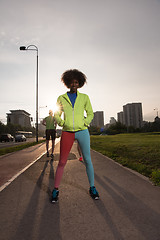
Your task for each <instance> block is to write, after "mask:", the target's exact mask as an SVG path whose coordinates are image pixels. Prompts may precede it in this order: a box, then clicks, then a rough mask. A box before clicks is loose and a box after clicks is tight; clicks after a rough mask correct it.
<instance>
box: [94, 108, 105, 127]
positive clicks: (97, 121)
mask: <svg viewBox="0 0 160 240" xmlns="http://www.w3.org/2000/svg"><path fill="white" fill-rule="evenodd" d="M91 126H95V127H100V128H103V127H104V113H103V111H97V112H94V118H93V120H92V122H91Z"/></svg>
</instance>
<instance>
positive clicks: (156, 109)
mask: <svg viewBox="0 0 160 240" xmlns="http://www.w3.org/2000/svg"><path fill="white" fill-rule="evenodd" d="M154 111H157V117H158V108H154Z"/></svg>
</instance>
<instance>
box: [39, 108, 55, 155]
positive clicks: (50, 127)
mask: <svg viewBox="0 0 160 240" xmlns="http://www.w3.org/2000/svg"><path fill="white" fill-rule="evenodd" d="M42 124H43V125H45V126H46V150H47V157H49V151H48V149H49V140H50V137H51V139H52V152H51V158H52V159H53V152H54V144H55V138H56V122H55V118H54V116H53V112H52V110H49V116H48V117H46V118H44V119H43V122H42Z"/></svg>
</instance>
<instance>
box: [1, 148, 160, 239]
mask: <svg viewBox="0 0 160 240" xmlns="http://www.w3.org/2000/svg"><path fill="white" fill-rule="evenodd" d="M37 151H39V154H42V152H45V144H43V145H40V146H39V148H38V147H37V146H36V147H35V148H33V147H32V148H30V149H28V152H26V150H25V151H23V150H22V151H19V160H17V159H18V155H14V154H18V153H14V154H11V155H7V156H6V158H3V159H2V158H0V161H1V160H2V162H3V164H4V162H5V161H6V164H7V165H8V171H6V173H7V172H9V171H10V172H11V171H12V169H13V168H14V167H15V165H18V166H19V165H20V164H18V162H21V164H22V163H23V160H24V162H27V161H28V164H29V162H33V161H34V160H35V159H38V160H37V161H35V162H34V164H32V165H31V166H30V167H29V168H27V169H26V170H25V171H24V172H22V174H21V175H19V176H18V177H17V178H15V180H14V181H12V182H11V183H10V184H9V185H7V186H6V187H5V188H4V189H3V190H2V191H1V192H0V213H1V218H0V240H52V239H53V240H71V239H73V240H97V239H98V240H160V188H159V187H156V186H153V185H152V184H151V182H150V181H149V180H148V179H147V178H145V177H143V176H141V175H140V174H137V173H135V172H134V171H130V170H129V169H127V168H124V167H122V166H121V165H119V164H117V163H115V162H114V161H113V160H111V159H109V158H107V157H105V156H103V155H102V154H99V153H97V152H95V151H91V156H92V161H93V165H94V169H95V186H96V187H97V190H98V191H99V194H100V200H96V201H95V200H93V199H92V198H91V197H90V196H89V193H88V190H89V184H88V179H87V176H86V171H85V165H84V163H81V162H79V161H78V153H77V148H76V144H74V146H73V148H72V150H71V153H70V155H69V159H68V162H67V165H66V167H65V170H64V175H63V179H62V182H61V185H60V188H59V190H60V194H59V202H58V203H56V204H51V203H50V196H51V192H52V189H53V186H54V176H55V171H56V167H57V164H58V159H59V144H57V145H56V149H55V159H54V161H53V162H52V161H51V159H50V158H47V157H46V154H44V155H43V156H41V157H39V158H38V157H37V156H38V155H37ZM34 155H35V156H34ZM14 156H16V157H14ZM9 158H10V159H9ZM12 160H13V162H14V164H13V165H12V164H11V163H12ZM7 162H8V163H7ZM3 166H4V165H3ZM19 167H20V166H19ZM22 168H24V166H22ZM0 169H1V170H2V167H1V168H0ZM6 169H7V168H6ZM1 170H0V171H1ZM15 170H16V167H15ZM17 171H20V170H19V169H17ZM0 173H1V172H0ZM12 174H13V175H14V174H15V172H14V173H12ZM2 184H3V183H2Z"/></svg>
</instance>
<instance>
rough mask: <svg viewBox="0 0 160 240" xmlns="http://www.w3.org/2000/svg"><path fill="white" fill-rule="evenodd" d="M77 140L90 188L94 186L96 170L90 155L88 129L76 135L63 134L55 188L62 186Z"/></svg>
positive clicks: (70, 133)
mask: <svg viewBox="0 0 160 240" xmlns="http://www.w3.org/2000/svg"><path fill="white" fill-rule="evenodd" d="M75 139H76V140H77V141H78V143H79V145H80V148H81V151H82V155H83V158H84V162H85V166H86V172H87V176H88V180H89V183H90V186H94V169H93V165H92V161H91V155H90V135H89V132H88V129H86V130H82V131H78V132H75V133H74V132H73V133H72V132H62V136H61V141H60V159H59V163H58V166H57V170H56V175H55V182H54V187H55V188H58V187H59V185H60V182H61V178H62V175H63V171H64V167H65V165H66V163H67V158H68V155H69V152H70V150H71V148H72V145H73V143H74V140H75Z"/></svg>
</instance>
